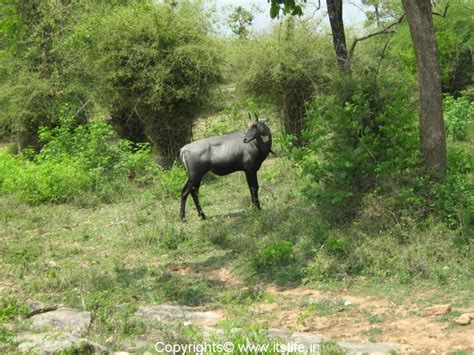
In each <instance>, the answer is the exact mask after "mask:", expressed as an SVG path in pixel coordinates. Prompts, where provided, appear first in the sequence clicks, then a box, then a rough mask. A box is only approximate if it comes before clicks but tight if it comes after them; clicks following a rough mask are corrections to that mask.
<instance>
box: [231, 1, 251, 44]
mask: <svg viewBox="0 0 474 355" xmlns="http://www.w3.org/2000/svg"><path fill="white" fill-rule="evenodd" d="M252 22H253V15H252V13H251V12H250V11H249V10H247V9H245V8H244V7H242V6H237V7H236V8H235V9H234V11H233V12H232V13H231V14H230V16H229V26H230V29H231V30H232V32H234V33H235V34H236V35H237V36H239V38H240V39H248V36H249V30H248V27H249V26H252Z"/></svg>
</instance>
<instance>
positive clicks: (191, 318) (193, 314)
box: [135, 305, 222, 326]
mask: <svg viewBox="0 0 474 355" xmlns="http://www.w3.org/2000/svg"><path fill="white" fill-rule="evenodd" d="M135 314H136V315H137V316H139V317H143V318H149V319H152V320H156V321H159V322H175V321H178V322H189V323H192V324H195V325H199V326H205V325H213V324H216V323H217V322H218V321H220V320H221V319H222V316H221V315H220V314H218V313H215V312H212V311H205V310H203V309H201V308H197V307H186V306H173V305H156V306H141V307H140V308H139V309H138V310H137V312H136V313H135Z"/></svg>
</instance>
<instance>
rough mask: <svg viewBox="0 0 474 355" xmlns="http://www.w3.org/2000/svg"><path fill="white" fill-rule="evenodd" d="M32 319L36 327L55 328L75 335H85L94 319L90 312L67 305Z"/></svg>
mask: <svg viewBox="0 0 474 355" xmlns="http://www.w3.org/2000/svg"><path fill="white" fill-rule="evenodd" d="M31 319H32V321H33V328H35V329H43V328H53V329H57V330H60V331H64V332H72V333H73V334H74V335H84V334H85V333H86V332H87V329H88V328H89V326H90V324H91V321H92V318H91V314H90V312H85V311H78V310H76V309H73V308H67V307H63V308H58V309H57V310H55V311H52V312H47V313H41V314H37V315H35V316H33V317H31Z"/></svg>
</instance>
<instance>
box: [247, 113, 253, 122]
mask: <svg viewBox="0 0 474 355" xmlns="http://www.w3.org/2000/svg"><path fill="white" fill-rule="evenodd" d="M247 113H248V115H249V120H250V121H252V116H250V112H247Z"/></svg>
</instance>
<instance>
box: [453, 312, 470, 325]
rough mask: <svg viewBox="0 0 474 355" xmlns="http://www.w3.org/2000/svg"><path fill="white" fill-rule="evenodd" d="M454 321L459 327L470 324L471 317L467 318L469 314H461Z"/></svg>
mask: <svg viewBox="0 0 474 355" xmlns="http://www.w3.org/2000/svg"><path fill="white" fill-rule="evenodd" d="M454 321H455V322H456V323H457V324H459V325H468V324H469V323H471V317H469V314H461V315H460V316H459V317H458V318H456V319H455V320H454Z"/></svg>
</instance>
